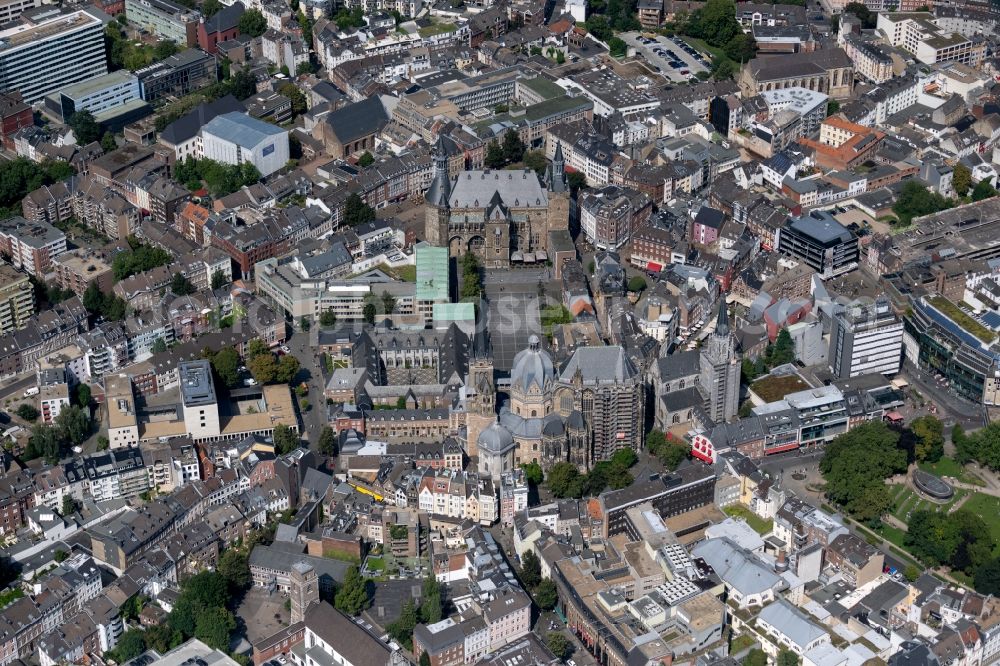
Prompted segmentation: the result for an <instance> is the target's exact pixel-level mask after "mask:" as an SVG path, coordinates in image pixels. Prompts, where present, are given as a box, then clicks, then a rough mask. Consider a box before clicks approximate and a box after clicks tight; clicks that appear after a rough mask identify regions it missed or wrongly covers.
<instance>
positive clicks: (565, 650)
mask: <svg viewBox="0 0 1000 666" xmlns="http://www.w3.org/2000/svg"><path fill="white" fill-rule="evenodd" d="M545 647H547V648H548V649H549V651H550V652H551V653H552V654H554V655H555V656H556V657H557V658H558V659H559V660H560V661H562V660H564V659H566V657H568V656H569V655H570V647H571V646H570V642H569V640H568V639H567V638H566V637H565V636H563V635H562V634H561V633H560V632H558V631H550V632H549V633H548V634H546V636H545Z"/></svg>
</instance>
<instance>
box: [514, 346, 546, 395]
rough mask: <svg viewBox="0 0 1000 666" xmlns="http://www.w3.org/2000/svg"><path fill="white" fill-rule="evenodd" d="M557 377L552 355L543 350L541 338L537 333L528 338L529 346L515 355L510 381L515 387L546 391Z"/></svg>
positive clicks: (524, 389) (525, 390) (524, 390)
mask: <svg viewBox="0 0 1000 666" xmlns="http://www.w3.org/2000/svg"><path fill="white" fill-rule="evenodd" d="M554 378H555V368H554V366H553V365H552V357H551V356H549V355H548V353H547V352H545V351H543V350H542V343H541V340H539V339H538V336H537V335H532V336H531V337H530V338H528V348H527V349H522V350H521V351H519V352H518V353H517V356H515V357H514V364H513V366H512V367H511V370H510V383H511V386H512V387H513V388H515V389H518V390H520V391H523V392H525V393H527V392H529V391H530V390H531V389H532V387H537V389H538V391H540V392H541V391H544V390H545V389H546V388H547V387H548V386H549V385H550V383H551V382H552V380H553V379H554Z"/></svg>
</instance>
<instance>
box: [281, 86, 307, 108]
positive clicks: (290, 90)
mask: <svg viewBox="0 0 1000 666" xmlns="http://www.w3.org/2000/svg"><path fill="white" fill-rule="evenodd" d="M278 92H279V93H281V94H282V95H284V96H285V97H287V98H288V99H290V100H291V101H292V115H293V116H301V115H302V114H303V113H305V112H306V111H308V110H309V102H308V101H306V96H305V93H303V92H302V91H301V90H299V87H298V86H297V85H295V84H294V83H286V84H285V85H283V86H281V87H280V88H279V89H278Z"/></svg>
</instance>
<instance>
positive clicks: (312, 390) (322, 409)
mask: <svg viewBox="0 0 1000 666" xmlns="http://www.w3.org/2000/svg"><path fill="white" fill-rule="evenodd" d="M317 329H318V327H314V328H313V329H310V331H301V330H298V329H296V330H295V331H294V332H293V333H292V336H291V337H290V338H289V339H288V341H287V342H286V343H285V345H286V346H287V347H288V348H289V349H290V350H291V353H292V356H294V357H296V358H297V359H299V363H300V364H301V370H299V381H305V382H306V383H307V384H308V386H309V396H308V398H306V399H307V400H308V401H309V405H310V409H309V410H308V411H306V412H302V411H301V410H300V414H301V416H302V423H301V427H302V438H303V439H304V440H306V441H307V442H308V443H309V448H310V449H311V450H314V451H315V450H316V448H315V442H316V441H317V440H318V439H319V433H320V431H321V430H322V429H323V426H325V425H327V420H326V398H325V397H324V396H323V389H324V388H325V387H326V382H325V380H324V378H323V370H322V368H320V361H319V356H318V354H316V346H315V344H314V342H313V341H314V340H315V339H316V333H315V331H316V330H317Z"/></svg>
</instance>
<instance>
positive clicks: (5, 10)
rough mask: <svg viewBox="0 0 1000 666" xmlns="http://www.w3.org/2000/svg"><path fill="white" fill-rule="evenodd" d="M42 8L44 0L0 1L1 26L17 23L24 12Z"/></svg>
mask: <svg viewBox="0 0 1000 666" xmlns="http://www.w3.org/2000/svg"><path fill="white" fill-rule="evenodd" d="M41 6H42V0H0V25H6V24H8V23H10V22H11V21H16V20H17V19H18V18H20V17H21V13H22V12H24V11H26V10H28V9H35V8H36V7H41Z"/></svg>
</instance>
